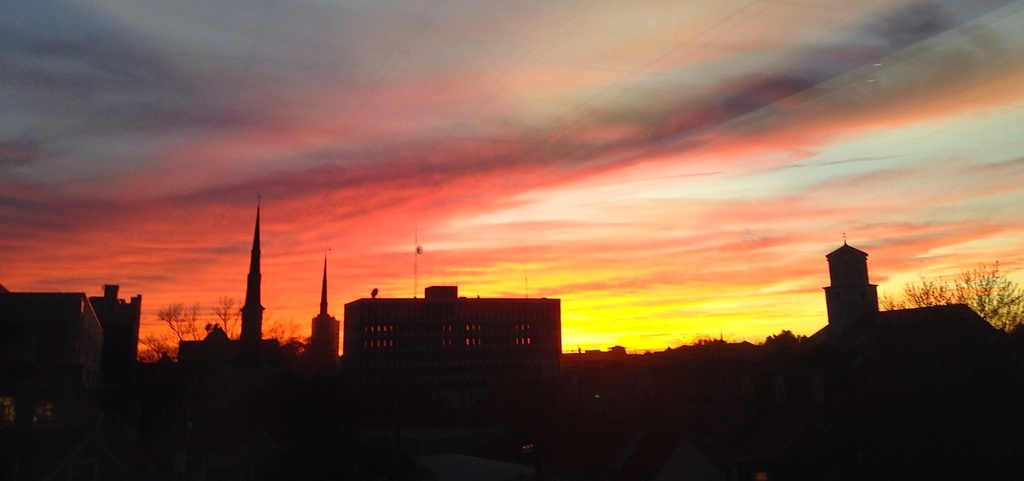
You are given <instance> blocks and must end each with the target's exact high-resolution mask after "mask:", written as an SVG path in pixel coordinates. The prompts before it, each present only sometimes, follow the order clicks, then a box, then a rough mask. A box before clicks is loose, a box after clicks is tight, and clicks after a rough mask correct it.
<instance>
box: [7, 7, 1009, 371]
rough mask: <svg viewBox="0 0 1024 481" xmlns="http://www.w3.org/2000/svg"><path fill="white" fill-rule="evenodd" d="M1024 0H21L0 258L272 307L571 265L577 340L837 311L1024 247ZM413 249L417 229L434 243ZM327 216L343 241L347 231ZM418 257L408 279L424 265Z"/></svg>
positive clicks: (540, 281) (570, 325) (157, 303)
mask: <svg viewBox="0 0 1024 481" xmlns="http://www.w3.org/2000/svg"><path fill="white" fill-rule="evenodd" d="M1021 25H1024V2H1005V1H984V0H945V1H906V2H904V1H874V0H864V1H860V2H849V1H838V0H835V1H829V0H794V1H771V0H760V1H757V0H694V1H679V0H670V1H668V0H666V1H601V0H587V1H575V0H566V1H562V0H559V1H551V0H542V1H532V0H517V1H509V0H453V1H444V2H441V1H408V0H403V1H387V0H385V1H379V0H374V1H354V0H353V1H343V0H337V1H332V0H290V1H287V2H284V1H273V0H264V1H256V0H253V1H249V0H235V1H222V0H212V1H211V0H182V1H167V0H82V1H56V0H37V1H33V2H2V3H0V284H2V285H3V286H5V287H6V288H7V289H9V290H12V291H64V292H69V291H70V292H86V293H87V294H89V295H99V294H100V293H101V285H103V284H112V283H116V284H120V285H121V295H122V297H129V296H132V295H135V294H142V295H143V333H144V334H145V333H147V332H156V330H157V329H159V325H158V324H157V322H156V320H155V313H156V311H157V310H158V309H160V308H161V307H164V306H166V305H168V304H170V303H173V302H185V303H192V302H198V303H200V304H201V305H202V306H203V307H204V312H206V311H208V309H209V308H210V307H212V306H213V305H214V304H215V302H216V300H217V299H218V298H219V297H222V296H231V297H235V298H237V299H239V300H241V299H242V297H243V296H244V293H245V278H246V271H247V269H248V265H249V264H248V256H249V247H250V245H251V242H252V228H253V221H254V217H255V213H256V204H257V196H261V201H260V202H261V206H262V207H261V214H262V216H261V222H262V244H263V304H264V306H266V308H267V315H268V316H269V317H270V319H271V320H270V321H269V322H294V323H296V324H297V325H298V326H299V328H300V330H301V331H303V332H305V333H308V330H309V323H310V319H311V318H312V317H313V316H314V315H316V313H317V312H318V309H319V294H320V276H321V269H322V262H323V257H324V255H325V253H326V255H327V258H328V264H329V267H328V269H329V277H328V282H329V302H330V309H329V310H330V312H331V313H332V314H334V315H335V316H336V317H338V318H339V319H340V318H341V317H342V314H343V305H344V304H345V303H347V302H350V301H353V300H355V299H358V298H361V297H368V296H369V293H370V290H371V289H373V288H378V289H379V290H380V292H381V296H383V297H411V296H412V295H413V294H414V284H416V285H418V288H419V291H420V293H419V295H422V289H423V288H424V287H426V286H428V285H440V284H457V285H458V286H459V290H460V294H461V295H465V296H474V297H475V296H477V295H479V296H482V297H525V296H527V295H528V296H529V297H557V298H560V299H562V325H563V347H564V349H565V350H573V351H575V350H576V348H577V346H579V347H581V348H583V349H597V348H602V349H603V348H607V347H609V346H612V345H616V344H618V345H623V346H626V347H627V348H629V349H630V350H633V351H642V350H654V349H657V350H660V349H664V348H665V347H667V346H676V345H679V344H682V343H688V342H691V341H692V340H694V339H695V338H698V337H702V336H710V337H716V338H717V337H718V336H719V335H722V336H724V337H725V338H726V339H731V340H741V339H746V340H750V341H752V342H758V341H761V340H762V339H763V338H764V337H765V336H766V335H769V334H772V333H776V332H778V331H780V330H782V329H790V330H793V331H795V332H797V333H800V334H810V333H812V332H814V331H816V330H817V329H819V328H820V327H822V326H823V325H825V323H826V318H825V303H824V295H823V293H822V290H821V288H822V287H823V286H825V285H826V284H827V283H828V271H827V264H826V262H825V258H824V255H825V254H827V253H828V252H830V251H831V250H833V249H835V248H836V247H838V246H840V245H842V243H843V236H844V233H845V235H846V238H847V239H848V241H849V243H850V244H851V245H853V246H855V247H857V248H859V249H861V250H864V251H866V252H868V253H869V254H870V257H869V271H870V274H871V280H872V281H873V282H874V283H877V284H879V290H880V292H881V293H883V294H885V293H888V294H895V293H897V292H898V291H899V290H900V288H901V286H902V285H903V284H904V283H905V282H907V281H911V280H914V279H916V278H917V277H918V276H919V275H944V274H950V273H955V272H957V271H959V270H960V269H962V268H966V267H971V266H973V265H975V264H977V263H979V262H993V261H998V262H1000V265H1001V266H1002V267H1003V268H1004V269H1007V270H1009V271H1010V272H1011V273H1012V274H1011V275H1012V276H1013V278H1014V279H1015V280H1017V281H1018V282H1021V281H1024V249H1022V247H1024V213H1022V212H1021V211H1022V207H1024V29H1022V28H1021ZM417 241H418V243H419V244H420V245H422V246H423V249H424V253H423V254H422V255H420V256H419V257H418V258H417V257H416V255H415V253H414V252H415V246H416V243H417ZM328 249H330V250H329V251H328ZM414 262H418V281H417V280H414Z"/></svg>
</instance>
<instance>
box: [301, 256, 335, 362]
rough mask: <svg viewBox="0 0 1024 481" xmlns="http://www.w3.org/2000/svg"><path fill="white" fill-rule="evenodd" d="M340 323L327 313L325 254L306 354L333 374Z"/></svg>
mask: <svg viewBox="0 0 1024 481" xmlns="http://www.w3.org/2000/svg"><path fill="white" fill-rule="evenodd" d="M340 332H341V323H340V322H338V320H337V319H335V318H334V317H332V316H331V315H330V314H328V313H327V254H326V253H325V254H324V277H323V282H322V283H321V284H320V314H318V315H317V316H316V317H314V318H313V325H312V329H311V331H310V335H309V348H308V350H307V352H308V353H309V355H310V358H311V359H314V360H315V361H316V363H318V364H321V365H322V367H324V372H325V373H333V372H335V370H336V369H337V367H338V337H339V333H340Z"/></svg>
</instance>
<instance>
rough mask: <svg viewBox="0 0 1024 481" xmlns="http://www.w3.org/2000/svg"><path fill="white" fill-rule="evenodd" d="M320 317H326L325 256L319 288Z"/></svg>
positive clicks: (325, 257)
mask: <svg viewBox="0 0 1024 481" xmlns="http://www.w3.org/2000/svg"><path fill="white" fill-rule="evenodd" d="M320 315H321V316H326V315H327V256H324V281H323V284H322V285H321V287H320Z"/></svg>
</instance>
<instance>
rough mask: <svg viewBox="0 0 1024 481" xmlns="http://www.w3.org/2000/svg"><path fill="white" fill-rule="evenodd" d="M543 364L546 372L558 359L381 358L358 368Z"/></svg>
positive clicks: (364, 362) (555, 366)
mask: <svg viewBox="0 0 1024 481" xmlns="http://www.w3.org/2000/svg"><path fill="white" fill-rule="evenodd" d="M538 365H543V366H544V367H543V370H544V371H545V372H547V371H548V370H549V369H551V368H554V369H555V370H557V369H558V365H559V364H558V360H557V359H554V360H552V359H550V358H540V359H537V358H532V357H531V358H525V359H524V358H521V357H500V358H490V359H472V360H469V359H460V360H444V361H397V360H394V359H389V360H383V361H369V360H368V361H363V362H362V363H360V368H361V369H363V370H370V371H372V370H374V369H382V368H402V369H410V368H425V367H426V368H436V367H445V368H449V367H476V368H479V367H485V366H494V367H508V366H518V367H526V366H531V367H534V366H538Z"/></svg>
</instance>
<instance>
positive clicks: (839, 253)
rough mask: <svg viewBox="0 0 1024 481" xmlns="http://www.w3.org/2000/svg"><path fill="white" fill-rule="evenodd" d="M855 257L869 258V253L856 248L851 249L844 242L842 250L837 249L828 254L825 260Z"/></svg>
mask: <svg viewBox="0 0 1024 481" xmlns="http://www.w3.org/2000/svg"><path fill="white" fill-rule="evenodd" d="M854 256H856V257H860V258H864V257H867V256H868V253H867V252H864V251H862V250H860V249H857V248H855V247H851V246H850V245H849V244H847V243H846V242H843V245H842V246H841V247H840V248H838V249H836V250H834V251H832V252H829V253H828V254H825V258H826V259H831V258H833V257H854Z"/></svg>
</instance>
